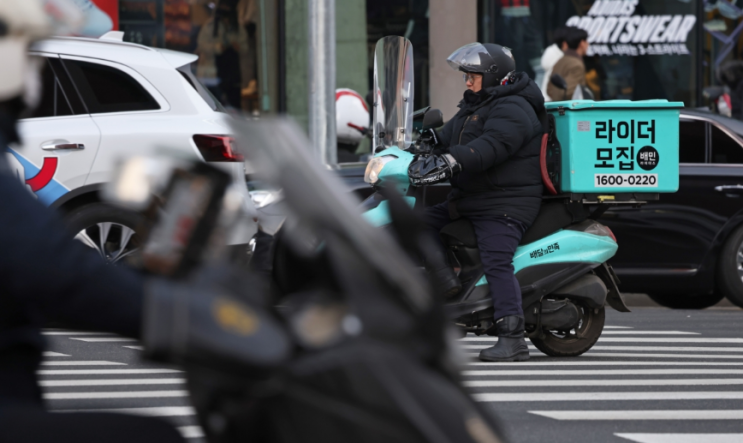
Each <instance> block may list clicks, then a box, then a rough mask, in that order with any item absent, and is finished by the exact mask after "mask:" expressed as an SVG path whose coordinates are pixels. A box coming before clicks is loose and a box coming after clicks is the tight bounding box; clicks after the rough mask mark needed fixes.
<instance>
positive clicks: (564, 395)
mask: <svg viewBox="0 0 743 443" xmlns="http://www.w3.org/2000/svg"><path fill="white" fill-rule="evenodd" d="M471 395H472V398H473V399H474V400H475V401H479V402H489V403H496V402H519V403H530V402H544V401H558V402H559V401H625V400H743V391H736V392H725V391H680V392H676V391H658V392H517V393H508V394H501V393H475V394H471Z"/></svg>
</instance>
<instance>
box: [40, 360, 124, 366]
mask: <svg viewBox="0 0 743 443" xmlns="http://www.w3.org/2000/svg"><path fill="white" fill-rule="evenodd" d="M41 365H42V366H113V365H124V366H126V363H117V362H115V361H105V360H83V361H75V360H66V361H42V362H41Z"/></svg>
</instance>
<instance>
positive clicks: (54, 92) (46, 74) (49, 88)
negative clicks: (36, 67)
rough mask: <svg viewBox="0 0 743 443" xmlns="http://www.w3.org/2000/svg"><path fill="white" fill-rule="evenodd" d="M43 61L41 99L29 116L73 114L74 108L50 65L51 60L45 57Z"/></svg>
mask: <svg viewBox="0 0 743 443" xmlns="http://www.w3.org/2000/svg"><path fill="white" fill-rule="evenodd" d="M42 63H43V67H42V69H41V87H42V90H41V101H40V102H39V105H38V106H37V107H36V109H34V112H33V113H32V114H31V115H30V116H29V118H39V117H59V116H63V115H72V109H71V107H70V104H69V102H68V101H67V96H66V95H65V93H64V91H63V90H62V85H60V83H59V80H58V79H57V77H56V76H55V75H54V71H52V67H51V66H50V65H49V60H47V59H46V57H43V60H42Z"/></svg>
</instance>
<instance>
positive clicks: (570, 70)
mask: <svg viewBox="0 0 743 443" xmlns="http://www.w3.org/2000/svg"><path fill="white" fill-rule="evenodd" d="M566 29H567V34H566V36H565V43H566V46H567V49H565V51H564V56H563V57H562V58H561V59H560V60H559V61H558V62H557V63H555V66H554V67H553V68H552V75H554V74H559V75H560V76H562V78H564V79H565V82H567V85H568V87H567V90H562V89H560V88H558V87H557V86H555V85H553V84H552V83H549V84H548V85H547V94H548V95H549V96H550V98H551V99H552V100H554V101H559V100H569V99H570V98H572V97H573V93H574V92H575V88H577V87H578V86H579V85H580V86H586V65H585V64H584V63H583V57H584V56H585V55H586V54H587V53H588V46H589V45H588V33H587V32H586V31H584V30H583V29H580V28H576V27H574V26H569V27H568V28H566Z"/></svg>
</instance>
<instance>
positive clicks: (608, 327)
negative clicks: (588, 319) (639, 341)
mask: <svg viewBox="0 0 743 443" xmlns="http://www.w3.org/2000/svg"><path fill="white" fill-rule="evenodd" d="M604 329H634V328H633V327H632V326H604Z"/></svg>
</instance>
